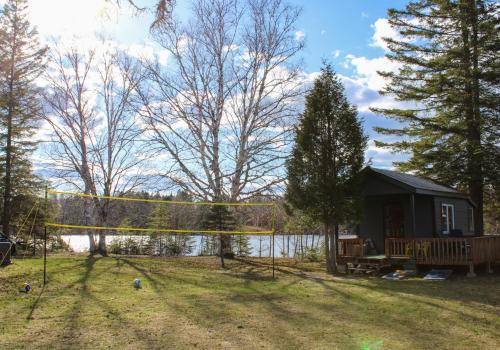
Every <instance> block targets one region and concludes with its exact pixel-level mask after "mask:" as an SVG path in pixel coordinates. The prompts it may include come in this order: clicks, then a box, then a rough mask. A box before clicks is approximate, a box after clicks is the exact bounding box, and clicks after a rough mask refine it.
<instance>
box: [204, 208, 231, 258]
mask: <svg viewBox="0 0 500 350" xmlns="http://www.w3.org/2000/svg"><path fill="white" fill-rule="evenodd" d="M204 227H205V229H206V230H213V231H233V230H234V228H235V227H236V222H235V219H234V215H233V213H232V212H231V211H230V210H229V209H228V208H227V206H225V205H213V206H211V207H210V211H209V212H208V214H207V216H206V219H205V225H204ZM218 245H219V247H218V248H219V253H218V255H219V256H220V259H221V260H220V261H221V265H222V267H224V257H232V255H233V254H232V251H231V246H232V244H231V237H230V236H228V235H227V234H224V233H220V234H219V242H218Z"/></svg>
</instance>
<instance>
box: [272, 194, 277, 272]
mask: <svg viewBox="0 0 500 350" xmlns="http://www.w3.org/2000/svg"><path fill="white" fill-rule="evenodd" d="M271 231H272V235H273V280H274V279H275V273H274V269H275V266H274V233H275V232H276V203H273V217H272V228H271Z"/></svg>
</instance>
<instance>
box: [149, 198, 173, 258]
mask: <svg viewBox="0 0 500 350" xmlns="http://www.w3.org/2000/svg"><path fill="white" fill-rule="evenodd" d="M169 214H170V213H169V212H168V208H167V205H166V204H164V203H160V204H157V205H156V206H155V208H154V209H153V211H152V212H151V215H150V217H149V218H148V228H150V229H154V230H158V231H152V232H151V234H150V236H149V241H148V247H147V250H148V252H149V253H150V254H155V253H156V252H158V254H159V255H163V254H164V253H165V251H166V242H165V241H164V240H163V237H164V232H162V231H161V230H165V229H168V228H169V227H170V215H169Z"/></svg>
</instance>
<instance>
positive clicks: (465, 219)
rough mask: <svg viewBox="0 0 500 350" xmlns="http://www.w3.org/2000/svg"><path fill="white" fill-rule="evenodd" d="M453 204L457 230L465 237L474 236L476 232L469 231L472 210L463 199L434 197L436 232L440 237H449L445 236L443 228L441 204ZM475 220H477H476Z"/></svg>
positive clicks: (468, 203)
mask: <svg viewBox="0 0 500 350" xmlns="http://www.w3.org/2000/svg"><path fill="white" fill-rule="evenodd" d="M443 203H446V204H452V205H453V206H454V210H455V229H458V230H462V233H463V235H464V236H472V235H474V232H470V231H469V213H468V210H469V208H472V205H471V204H470V202H469V201H468V200H466V199H461V198H448V197H434V217H435V220H436V231H437V233H438V235H439V236H440V237H447V236H448V235H446V234H443V233H442V232H443V227H441V226H442V225H441V204H443ZM474 219H475V218H474Z"/></svg>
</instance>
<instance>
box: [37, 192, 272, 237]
mask: <svg viewBox="0 0 500 350" xmlns="http://www.w3.org/2000/svg"><path fill="white" fill-rule="evenodd" d="M47 193H48V194H53V195H70V196H75V197H86V198H102V199H113V200H123V201H132V202H149V203H167V204H181V205H220V206H242V207H249V206H265V207H273V222H272V226H273V227H272V229H271V231H219V230H181V229H156V228H137V227H112V226H85V225H70V224H58V223H54V222H47V223H46V224H45V225H46V226H47V227H57V228H68V229H83V230H110V231H135V232H159V233H160V232H161V233H191V234H227V235H272V234H274V231H275V230H274V225H275V218H274V216H275V210H274V209H275V208H276V203H256V202H253V203H231V202H228V203H225V202H182V201H167V200H160V199H140V198H128V197H113V196H96V195H92V194H83V193H73V192H64V191H53V190H47Z"/></svg>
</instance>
